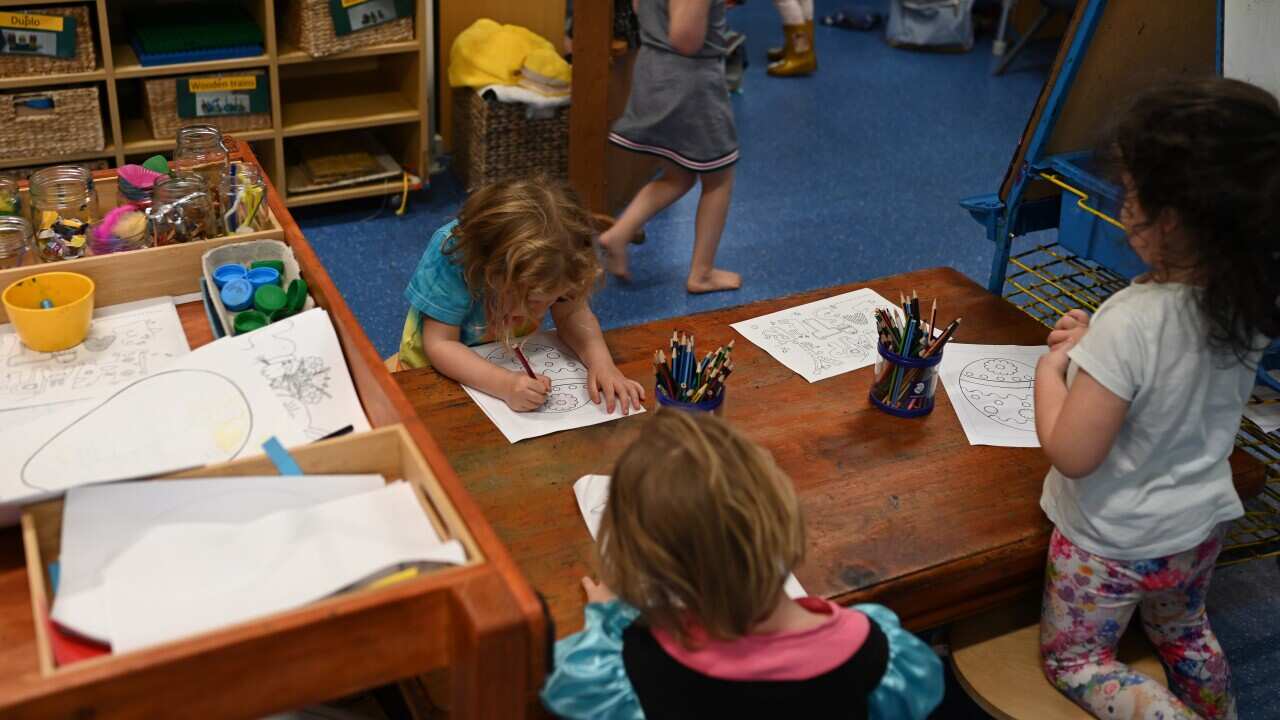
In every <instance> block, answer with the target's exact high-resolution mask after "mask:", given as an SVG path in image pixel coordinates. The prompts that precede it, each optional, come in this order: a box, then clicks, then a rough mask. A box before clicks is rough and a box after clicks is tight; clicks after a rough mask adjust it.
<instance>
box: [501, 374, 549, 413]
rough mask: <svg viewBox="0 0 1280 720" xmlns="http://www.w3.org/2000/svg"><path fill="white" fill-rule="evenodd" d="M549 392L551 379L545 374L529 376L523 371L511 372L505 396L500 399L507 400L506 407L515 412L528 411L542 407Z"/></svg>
mask: <svg viewBox="0 0 1280 720" xmlns="http://www.w3.org/2000/svg"><path fill="white" fill-rule="evenodd" d="M549 392H551V379H550V378H548V377H547V376H546V375H539V376H538V377H536V378H531V377H529V376H528V375H526V374H525V373H523V372H513V373H511V382H510V384H509V385H508V386H507V394H506V397H504V398H502V399H503V400H505V401H507V407H509V408H511V409H512V410H515V411H516V412H529V411H530V410H537V409H538V408H540V407H542V405H543V403H545V402H546V401H547V393H549Z"/></svg>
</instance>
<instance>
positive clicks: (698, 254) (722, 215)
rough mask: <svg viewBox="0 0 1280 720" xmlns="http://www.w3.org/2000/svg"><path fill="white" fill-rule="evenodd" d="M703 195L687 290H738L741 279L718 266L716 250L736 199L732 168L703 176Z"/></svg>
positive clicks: (740, 285) (700, 198)
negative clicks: (731, 204) (730, 206)
mask: <svg viewBox="0 0 1280 720" xmlns="http://www.w3.org/2000/svg"><path fill="white" fill-rule="evenodd" d="M701 180H702V196H701V197H699V198H698V216H697V219H696V220H695V221H694V237H693V262H691V263H690V265H689V280H688V282H686V283H685V287H686V288H687V289H688V290H689V292H691V293H705V292H715V291H717V290H737V289H738V288H740V287H742V276H741V275H739V274H738V273H736V272H730V271H728V270H720V269H718V268H716V267H715V261H716V249H717V248H719V247H720V235H721V233H723V232H724V221H725V219H726V218H727V217H728V216H729V200H730V199H732V197H733V166H729V167H727V168H725V169H724V170H717V171H715V172H710V173H703V175H702V176H701Z"/></svg>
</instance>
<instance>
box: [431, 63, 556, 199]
mask: <svg viewBox="0 0 1280 720" xmlns="http://www.w3.org/2000/svg"><path fill="white" fill-rule="evenodd" d="M453 150H454V156H453V157H454V160H453V168H454V171H455V172H456V173H457V174H458V177H459V178H460V179H461V180H462V183H463V185H464V186H466V188H467V190H468V191H470V190H474V189H476V188H478V187H481V186H483V185H487V184H489V183H491V182H494V181H497V180H503V179H506V178H513V177H525V176H529V175H539V174H542V175H547V176H549V177H553V178H559V179H562V180H563V179H567V178H568V176H569V106H568V105H565V106H564V107H560V108H556V110H555V114H554V115H553V116H552V117H550V118H546V119H537V120H534V119H530V118H528V117H526V115H525V106H524V105H522V104H517V103H502V102H497V101H496V100H486V99H484V98H483V97H481V96H480V94H479V93H477V92H476V91H475V90H472V89H470V88H467V89H462V90H458V91H457V92H456V94H455V96H454V101H453Z"/></svg>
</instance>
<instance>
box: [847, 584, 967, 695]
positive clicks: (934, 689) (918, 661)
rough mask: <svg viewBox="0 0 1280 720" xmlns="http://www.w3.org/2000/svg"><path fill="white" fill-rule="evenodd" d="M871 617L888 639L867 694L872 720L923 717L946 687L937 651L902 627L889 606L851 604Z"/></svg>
mask: <svg viewBox="0 0 1280 720" xmlns="http://www.w3.org/2000/svg"><path fill="white" fill-rule="evenodd" d="M853 609H854V610H857V611H858V612H861V613H862V614H863V615H866V616H867V617H868V618H870V619H871V622H874V623H875V624H876V625H877V626H879V628H880V632H882V633H884V637H885V640H887V641H888V642H889V663H888V665H887V666H886V667H885V670H884V677H882V678H881V679H880V684H879V685H878V686H877V687H876V689H875V690H873V691H872V693H871V695H870V696H868V697H867V717H869V718H871V719H872V720H924V719H925V718H927V717H929V713H931V712H933V710H934V708H936V707H938V705H939V704H940V703H941V702H942V694H943V691H944V690H945V688H946V680H945V674H944V673H943V670H942V661H941V660H939V659H938V655H937V653H935V652H934V651H933V648H930V647H929V646H928V645H926V644H925V643H924V641H923V640H921V639H920V638H918V637H916V636H915V635H914V634H913V633H911V632H910V631H909V630H906V629H904V628H903V627H902V624H901V623H900V622H899V621H898V616H897V615H896V614H895V613H894V612H893V611H892V610H890V609H889V608H887V607H885V606H883V605H876V604H874V603H862V604H860V605H854V606H853Z"/></svg>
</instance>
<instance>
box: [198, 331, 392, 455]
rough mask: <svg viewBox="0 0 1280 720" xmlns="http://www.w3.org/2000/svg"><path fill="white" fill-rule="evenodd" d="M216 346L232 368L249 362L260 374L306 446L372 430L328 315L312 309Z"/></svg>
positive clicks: (223, 340) (230, 338) (220, 342)
mask: <svg viewBox="0 0 1280 720" xmlns="http://www.w3.org/2000/svg"><path fill="white" fill-rule="evenodd" d="M214 345H216V346H217V350H216V351H210V354H211V355H212V354H213V353H214V352H217V353H225V354H226V357H227V360H228V362H232V363H240V362H245V361H248V362H249V363H251V364H252V365H253V366H254V367H256V368H257V369H258V371H259V373H261V375H262V377H263V379H265V380H266V381H267V383H268V384H269V385H270V386H271V389H272V391H274V392H275V394H276V396H277V397H279V398H280V400H281V402H283V403H284V409H285V411H286V412H288V413H289V417H291V418H293V419H294V421H295V422H296V423H297V424H298V428H299V429H300V430H301V431H302V432H303V433H305V435H306V437H307V439H308V440H319V439H320V438H322V437H324V436H325V435H328V434H330V433H332V432H334V431H337V430H341V429H342V428H344V427H346V426H348V425H350V426H352V429H353V430H354V431H355V432H364V431H366V430H368V429H369V420H368V419H367V418H366V417H365V416H364V409H363V408H362V407H361V406H360V398H359V396H358V395H356V389H355V386H354V385H353V384H352V382H351V372H350V371H349V370H348V369H347V362H346V360H344V359H343V357H342V346H341V345H339V344H338V335H337V333H335V332H334V330H333V322H332V321H331V320H330V319H329V313H328V311H326V310H325V309H323V308H314V309H312V310H308V311H306V312H304V313H300V314H298V315H295V316H293V317H291V318H289V319H287V320H281V321H280V322H274V323H271V324H270V325H268V326H267V327H265V328H262V329H260V330H255V331H253V332H251V333H247V334H245V335H237V336H235V337H227V338H223V339H222V340H219V341H218V342H217V343H214ZM209 347H213V346H209ZM200 350H201V351H202V352H203V351H204V350H205V348H201V349H200ZM236 356H239V357H238V358H237V357H236Z"/></svg>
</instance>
